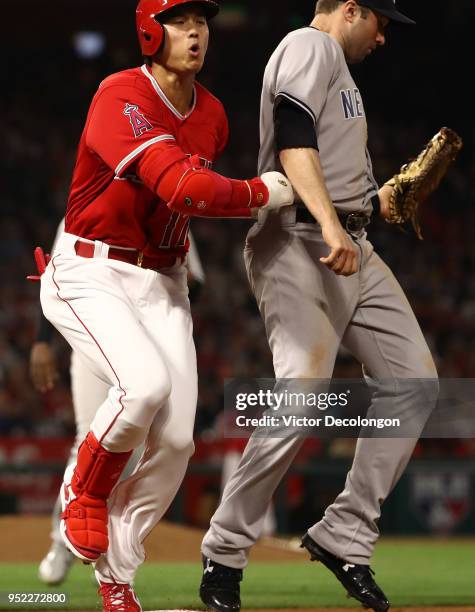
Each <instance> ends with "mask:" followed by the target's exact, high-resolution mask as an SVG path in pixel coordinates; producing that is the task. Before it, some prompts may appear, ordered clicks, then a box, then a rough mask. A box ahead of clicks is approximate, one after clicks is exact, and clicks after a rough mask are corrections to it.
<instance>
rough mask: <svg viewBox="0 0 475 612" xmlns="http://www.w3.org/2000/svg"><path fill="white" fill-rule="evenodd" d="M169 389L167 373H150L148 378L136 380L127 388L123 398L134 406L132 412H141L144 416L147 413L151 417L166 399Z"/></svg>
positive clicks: (170, 388) (169, 382) (169, 383)
mask: <svg viewBox="0 0 475 612" xmlns="http://www.w3.org/2000/svg"><path fill="white" fill-rule="evenodd" d="M171 390H172V387H171V381H170V377H169V376H168V374H162V375H160V374H158V375H157V374H156V375H153V376H152V375H151V376H150V377H149V378H143V379H142V380H141V381H137V382H136V383H135V384H134V386H133V387H132V388H130V389H128V390H127V391H126V397H125V400H126V402H128V403H129V404H130V405H132V406H133V407H134V412H138V413H140V414H143V415H144V416H145V418H146V415H147V414H148V415H150V416H151V417H152V416H154V415H155V413H156V411H157V410H158V408H159V407H160V406H161V405H162V404H163V403H164V402H166V401H167V399H168V397H169V396H170V393H171ZM150 423H151V420H150Z"/></svg>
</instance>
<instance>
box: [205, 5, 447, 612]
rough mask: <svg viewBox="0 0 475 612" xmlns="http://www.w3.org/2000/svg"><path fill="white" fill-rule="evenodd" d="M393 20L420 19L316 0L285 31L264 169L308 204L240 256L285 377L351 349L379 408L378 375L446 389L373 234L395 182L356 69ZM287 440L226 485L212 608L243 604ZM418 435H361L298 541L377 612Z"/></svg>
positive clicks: (327, 367) (251, 458) (248, 456)
mask: <svg viewBox="0 0 475 612" xmlns="http://www.w3.org/2000/svg"><path fill="white" fill-rule="evenodd" d="M390 21H397V22H400V23H406V24H410V23H414V22H412V21H411V20H410V19H408V18H407V17H405V16H404V15H402V14H401V13H400V12H398V11H397V10H396V7H395V3H394V2H393V0H360V1H359V2H356V1H355V0H347V1H338V0H319V2H317V7H316V15H315V18H314V20H313V21H312V23H311V26H310V27H306V28H302V29H300V30H297V31H294V32H292V33H290V34H289V35H287V36H286V37H285V38H284V40H283V41H282V42H281V43H280V44H279V46H278V47H277V49H276V50H275V52H274V53H273V55H272V57H271V58H270V60H269V63H268V65H267V68H266V71H265V75H264V84H263V91H262V101H261V121H260V129H261V150H260V156H259V174H261V173H263V172H267V171H269V170H281V169H283V171H284V172H285V173H286V174H287V176H288V177H289V179H290V180H291V182H292V184H293V186H294V189H295V191H296V192H297V194H298V196H299V198H300V203H299V204H296V205H294V206H291V207H287V208H284V209H282V210H281V211H279V212H276V213H268V214H262V215H259V219H258V222H257V223H256V224H255V225H254V226H253V228H252V229H251V230H250V232H249V235H248V238H247V244H246V249H245V262H246V267H247V272H248V277H249V281H250V284H251V287H252V289H253V291H254V293H255V296H256V299H257V303H258V305H259V309H260V312H261V315H262V317H263V319H264V322H265V326H266V331H267V337H268V340H269V344H270V347H271V349H272V353H273V359H274V369H275V374H276V378H285V379H289V378H292V379H299V378H322V379H328V378H330V377H331V376H332V372H333V368H334V363H335V358H336V355H337V351H338V348H339V346H340V344H343V345H344V346H345V347H346V348H347V349H349V350H350V352H351V353H352V354H353V355H354V356H355V357H356V358H357V359H358V360H359V361H360V362H361V363H362V364H364V371H365V374H366V376H367V378H368V380H371V382H372V384H374V385H375V388H376V392H375V393H374V394H373V399H372V403H371V406H370V411H377V410H378V409H379V410H382V409H387V404H389V405H391V404H390V401H388V400H389V393H390V392H389V391H388V389H387V387H386V385H385V384H383V383H382V381H383V380H393V381H397V380H400V379H424V380H423V381H420V382H419V383H418V384H411V385H409V386H404V385H402V387H403V389H401V391H400V393H399V395H398V401H399V402H403V404H404V406H406V407H411V406H412V408H413V409H416V411H419V412H420V411H421V410H422V408H420V407H421V406H425V407H427V406H429V408H428V411H429V412H430V409H431V407H432V406H433V401H432V400H434V401H435V398H436V395H437V391H438V383H437V372H436V368H435V365H434V362H433V360H432V357H431V354H430V350H429V348H428V346H427V344H426V341H425V339H424V336H423V335H422V332H421V330H420V328H419V325H418V323H417V320H416V318H415V316H414V314H413V312H412V310H411V307H410V305H409V303H408V301H407V299H406V297H405V295H404V293H403V291H402V289H401V287H400V286H399V284H398V282H397V281H396V279H395V277H394V275H393V274H392V272H391V270H390V269H389V268H388V267H387V266H386V264H385V263H384V262H383V261H382V260H381V259H380V257H379V256H378V255H377V254H376V253H375V252H374V249H373V246H372V244H371V243H370V242H369V240H368V238H367V234H366V230H365V226H367V225H368V223H369V221H370V217H371V215H372V214H374V213H375V212H376V213H378V212H379V211H380V214H381V215H382V216H383V217H385V216H386V215H387V209H388V196H389V192H390V188H388V187H383V188H381V189H379V190H378V186H377V184H376V181H375V179H374V177H373V173H372V167H371V160H370V156H369V153H368V150H367V146H366V145H367V124H366V118H365V111H364V106H363V101H362V97H361V94H360V92H359V90H358V88H357V86H356V85H355V82H354V80H353V78H352V76H351V74H350V72H349V69H348V64H352V63H357V62H361V61H363V60H364V59H365V58H366V57H367V56H368V55H370V54H371V53H372V52H373V51H374V50H375V49H376V48H377V47H378V46H381V45H383V44H384V43H385V27H386V26H387V25H388V23H389V22H390ZM375 208H376V211H375ZM428 398H429V400H428ZM383 406H384V408H383ZM426 416H428V414H427V415H426ZM416 429H417V428H416ZM419 433H420V431H419V429H417V431H415V432H414V434H415V435H416V436H417V435H418V434H419ZM291 434H292V432H289V435H288V436H287V437H281V438H269V437H259V436H256V435H253V436H252V437H251V438H250V440H249V442H248V444H247V447H246V450H245V452H244V455H243V457H242V460H241V462H240V464H239V466H238V468H237V470H236V471H235V473H234V475H233V476H232V478H231V479H230V481H229V482H228V484H227V486H226V488H225V490H224V493H223V498H222V501H221V504H220V506H219V508H218V510H217V511H216V513H215V514H214V516H213V518H212V521H211V526H210V529H209V531H208V533H207V534H206V536H205V538H204V540H203V544H202V552H203V556H204V574H203V580H202V584H201V589H200V594H201V598H202V600H203V601H204V603H205V604H206V605H207V606H208V608H209V609H211V610H217V611H219V612H225V611H226V612H237V611H238V610H239V609H240V605H241V604H240V597H239V582H240V580H241V578H242V568H244V567H245V566H246V564H247V557H248V552H249V549H250V548H251V546H252V545H253V544H254V543H255V541H256V540H257V538H258V537H259V535H260V533H261V529H262V524H263V520H264V516H265V513H266V509H267V507H268V504H269V501H270V500H271V498H272V495H273V493H274V491H275V489H276V487H277V485H278V484H279V482H280V481H281V479H282V477H283V476H284V474H285V472H286V471H287V469H288V467H289V465H290V464H291V463H292V461H293V459H294V457H295V455H296V453H297V451H298V449H299V447H300V445H301V444H302V438H299V437H296V436H295V435H291ZM415 443H416V438H412V439H403V438H398V439H396V438H390V439H387V438H386V439H381V438H380V439H374V438H373V439H371V438H360V439H359V440H358V443H357V447H356V452H355V457H354V462H353V466H352V468H351V471H350V472H349V474H348V477H347V480H346V485H345V489H344V491H343V492H342V493H341V494H340V495H339V496H338V497H337V499H336V500H335V502H334V503H333V504H332V505H331V506H330V507H329V508H328V509H327V510H326V512H325V515H324V517H323V519H322V520H321V521H319V522H318V523H316V524H315V525H313V526H312V527H310V528H309V530H308V532H307V533H306V534H305V536H304V538H303V540H302V544H303V546H304V547H305V548H306V549H307V550H308V551H309V552H310V554H311V557H312V559H317V560H319V561H321V562H322V563H323V564H324V565H325V566H326V567H328V568H329V569H330V570H331V571H333V573H334V574H335V575H336V577H337V578H338V579H339V580H340V582H341V583H342V584H343V586H344V587H345V588H346V590H347V591H348V592H349V594H350V595H352V596H353V597H355V598H356V599H357V600H358V601H359V602H361V603H362V604H363V605H364V606H365V607H368V608H373V609H374V610H376V611H378V612H379V611H385V610H387V609H388V608H389V602H388V601H387V598H386V596H385V595H384V593H383V592H382V590H381V589H380V588H379V587H378V585H377V584H376V583H375V582H374V580H373V578H372V574H371V571H370V567H369V563H370V560H371V556H372V554H373V550H374V546H375V543H376V540H377V538H378V534H379V532H378V527H377V521H378V519H379V517H380V511H381V504H382V503H383V502H384V500H385V499H386V497H387V496H388V494H389V493H390V491H391V490H392V489H393V487H394V486H395V484H396V483H397V481H398V479H399V478H400V476H401V474H402V473H403V471H404V469H405V467H406V465H407V463H408V461H409V459H410V457H411V454H412V451H413V449H414V446H415Z"/></svg>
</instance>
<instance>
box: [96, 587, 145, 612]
mask: <svg viewBox="0 0 475 612" xmlns="http://www.w3.org/2000/svg"><path fill="white" fill-rule="evenodd" d="M100 584H101V586H100V587H99V590H98V593H99V594H100V595H101V596H102V611H103V612H142V606H141V605H140V602H139V600H138V599H137V595H136V594H135V592H134V589H133V588H132V587H131V586H130V584H121V583H119V582H101V583H100Z"/></svg>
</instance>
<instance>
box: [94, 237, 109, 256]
mask: <svg viewBox="0 0 475 612" xmlns="http://www.w3.org/2000/svg"><path fill="white" fill-rule="evenodd" d="M108 255H109V245H108V244H106V243H105V242H100V241H99V240H94V257H101V258H102V259H107V257H108Z"/></svg>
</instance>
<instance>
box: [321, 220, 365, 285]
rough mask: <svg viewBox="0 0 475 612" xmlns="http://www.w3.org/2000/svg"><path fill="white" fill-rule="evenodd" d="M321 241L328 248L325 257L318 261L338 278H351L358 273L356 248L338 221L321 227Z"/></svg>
mask: <svg viewBox="0 0 475 612" xmlns="http://www.w3.org/2000/svg"><path fill="white" fill-rule="evenodd" d="M322 236H323V240H325V242H326V243H327V244H328V246H329V247H330V249H331V250H330V253H329V255H327V257H320V261H321V262H322V264H324V265H325V266H326V267H327V268H329V269H330V270H331V271H332V272H334V273H335V274H338V275H339V276H351V275H352V274H354V273H355V272H357V271H358V263H359V261H358V248H357V246H356V244H355V243H354V242H353V240H352V239H351V238H350V236H349V235H348V234H347V233H346V232H345V230H344V229H343V227H342V226H341V223H340V222H339V221H334V222H331V223H329V224H327V225H325V226H322Z"/></svg>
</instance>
